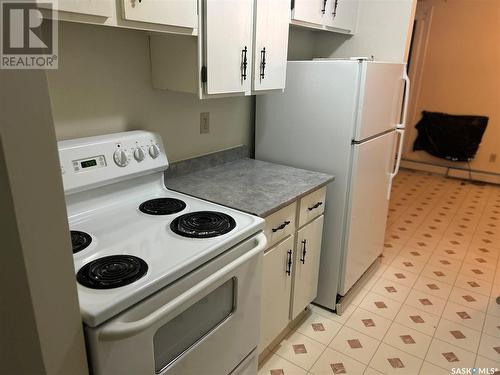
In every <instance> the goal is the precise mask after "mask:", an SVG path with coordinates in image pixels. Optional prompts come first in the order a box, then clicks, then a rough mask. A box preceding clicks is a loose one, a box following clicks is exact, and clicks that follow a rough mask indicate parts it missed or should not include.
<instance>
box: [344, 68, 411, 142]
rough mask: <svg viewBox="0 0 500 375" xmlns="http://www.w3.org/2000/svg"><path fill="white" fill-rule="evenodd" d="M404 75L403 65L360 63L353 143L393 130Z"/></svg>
mask: <svg viewBox="0 0 500 375" xmlns="http://www.w3.org/2000/svg"><path fill="white" fill-rule="evenodd" d="M403 71H404V64H395V63H382V62H369V61H365V62H363V63H362V69H361V82H360V96H359V101H360V102H359V107H358V119H357V122H356V131H355V136H354V139H355V140H356V141H362V140H365V139H368V138H370V137H374V136H377V135H379V134H381V133H383V132H385V131H387V130H390V129H395V128H396V125H397V124H398V123H399V117H400V114H401V101H402V99H403Z"/></svg>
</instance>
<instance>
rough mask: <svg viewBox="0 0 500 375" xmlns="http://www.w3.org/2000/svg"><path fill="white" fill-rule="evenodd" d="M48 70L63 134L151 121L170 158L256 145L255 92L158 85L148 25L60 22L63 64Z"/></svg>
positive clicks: (147, 124)
mask: <svg viewBox="0 0 500 375" xmlns="http://www.w3.org/2000/svg"><path fill="white" fill-rule="evenodd" d="M47 76H48V82H49V89H50V98H51V103H52V112H53V117H54V125H55V129H56V136H57V139H58V140H62V139H70V138H77V137H84V136H91V135H98V134H106V133H112V132H119V131H127V130H133V129H145V130H150V131H155V132H158V133H159V134H160V135H161V136H162V138H163V140H164V143H165V144H166V147H167V152H168V157H169V160H170V161H176V160H182V159H186V158H190V157H193V156H198V155H202V154H206V153H210V152H214V151H217V150H221V149H226V148H229V147H233V146H236V145H240V144H243V145H247V146H248V147H249V149H250V153H251V154H252V153H253V133H254V99H253V98H252V97H232V98H223V99H209V100H199V99H198V98H197V96H196V95H193V94H183V93H175V92H171V91H166V90H155V89H153V88H152V85H151V69H150V55H149V36H148V34H147V33H146V32H141V31H136V30H126V29H118V28H111V27H105V26H94V25H85V24H76V23H67V22H61V23H60V25H59V69H58V70H54V71H49V72H48V73H47ZM201 112H210V133H209V134H200V113H201Z"/></svg>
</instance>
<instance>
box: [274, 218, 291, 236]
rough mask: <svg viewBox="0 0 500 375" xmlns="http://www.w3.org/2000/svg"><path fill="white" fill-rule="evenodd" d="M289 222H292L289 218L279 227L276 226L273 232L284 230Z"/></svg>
mask: <svg viewBox="0 0 500 375" xmlns="http://www.w3.org/2000/svg"><path fill="white" fill-rule="evenodd" d="M288 224H290V222H289V221H288V220H286V221H285V222H284V223H283V224H281V225H280V226H279V227H276V228H273V229H272V230H273V233H275V232H277V231H279V230H282V229H284V228H285V227H286V226H287V225H288Z"/></svg>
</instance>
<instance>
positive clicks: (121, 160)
mask: <svg viewBox="0 0 500 375" xmlns="http://www.w3.org/2000/svg"><path fill="white" fill-rule="evenodd" d="M113 159H114V161H115V163H116V165H117V166H119V167H126V166H127V165H128V157H127V154H126V153H125V151H123V150H116V151H115V153H114V154H113Z"/></svg>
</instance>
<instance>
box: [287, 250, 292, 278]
mask: <svg viewBox="0 0 500 375" xmlns="http://www.w3.org/2000/svg"><path fill="white" fill-rule="evenodd" d="M286 253H287V254H288V256H287V260H286V274H287V275H288V276H290V275H291V274H292V250H291V249H290V250H288V251H287V252H286Z"/></svg>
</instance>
